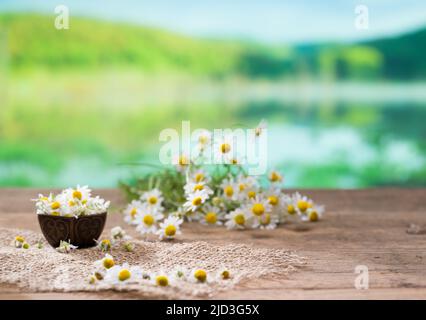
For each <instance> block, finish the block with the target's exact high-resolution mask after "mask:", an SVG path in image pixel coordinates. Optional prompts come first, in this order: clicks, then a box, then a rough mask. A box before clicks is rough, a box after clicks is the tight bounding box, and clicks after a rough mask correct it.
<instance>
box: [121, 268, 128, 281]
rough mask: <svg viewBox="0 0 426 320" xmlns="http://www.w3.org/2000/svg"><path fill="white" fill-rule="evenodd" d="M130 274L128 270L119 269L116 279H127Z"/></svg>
mask: <svg viewBox="0 0 426 320" xmlns="http://www.w3.org/2000/svg"><path fill="white" fill-rule="evenodd" d="M130 276H131V274H130V271H129V270H127V269H122V270H120V272H119V273H118V280H120V281H126V280H127V279H129V278H130Z"/></svg>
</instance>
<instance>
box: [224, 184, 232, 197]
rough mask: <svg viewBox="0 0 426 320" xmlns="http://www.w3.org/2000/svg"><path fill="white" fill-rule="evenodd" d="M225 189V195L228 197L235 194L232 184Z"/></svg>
mask: <svg viewBox="0 0 426 320" xmlns="http://www.w3.org/2000/svg"><path fill="white" fill-rule="evenodd" d="M223 191H224V192H225V195H226V196H227V197H232V196H233V194H234V189H233V188H232V186H226V187H225V189H224V190H223Z"/></svg>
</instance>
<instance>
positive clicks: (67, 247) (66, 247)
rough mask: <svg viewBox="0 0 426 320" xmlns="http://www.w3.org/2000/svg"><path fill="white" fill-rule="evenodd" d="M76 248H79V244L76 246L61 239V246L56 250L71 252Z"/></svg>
mask: <svg viewBox="0 0 426 320" xmlns="http://www.w3.org/2000/svg"><path fill="white" fill-rule="evenodd" d="M75 249H77V246H74V245H72V244H71V243H69V242H66V241H62V240H61V241H60V242H59V247H57V248H56V251H58V252H60V253H70V252H71V251H73V250H75Z"/></svg>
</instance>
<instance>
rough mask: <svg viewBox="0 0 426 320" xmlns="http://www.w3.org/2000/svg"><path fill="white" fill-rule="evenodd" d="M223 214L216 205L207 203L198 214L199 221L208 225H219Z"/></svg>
mask: <svg viewBox="0 0 426 320" xmlns="http://www.w3.org/2000/svg"><path fill="white" fill-rule="evenodd" d="M222 220H223V214H222V213H221V210H220V209H219V208H218V207H215V206H212V205H207V206H205V207H204V208H203V213H202V214H201V215H200V222H201V223H202V224H204V225H208V226H221V225H222V224H223V223H222Z"/></svg>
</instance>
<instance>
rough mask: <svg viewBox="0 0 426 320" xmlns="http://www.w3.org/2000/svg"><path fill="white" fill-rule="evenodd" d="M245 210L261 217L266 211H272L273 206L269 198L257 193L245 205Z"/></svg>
mask: <svg viewBox="0 0 426 320" xmlns="http://www.w3.org/2000/svg"><path fill="white" fill-rule="evenodd" d="M245 210H246V211H247V213H248V214H249V215H250V214H251V215H253V216H254V217H257V218H259V217H261V216H262V215H264V214H265V213H271V211H272V206H271V205H270V204H269V201H268V199H266V198H265V197H264V196H263V195H257V196H256V197H254V198H251V199H250V200H249V201H248V203H247V204H246V206H245Z"/></svg>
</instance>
